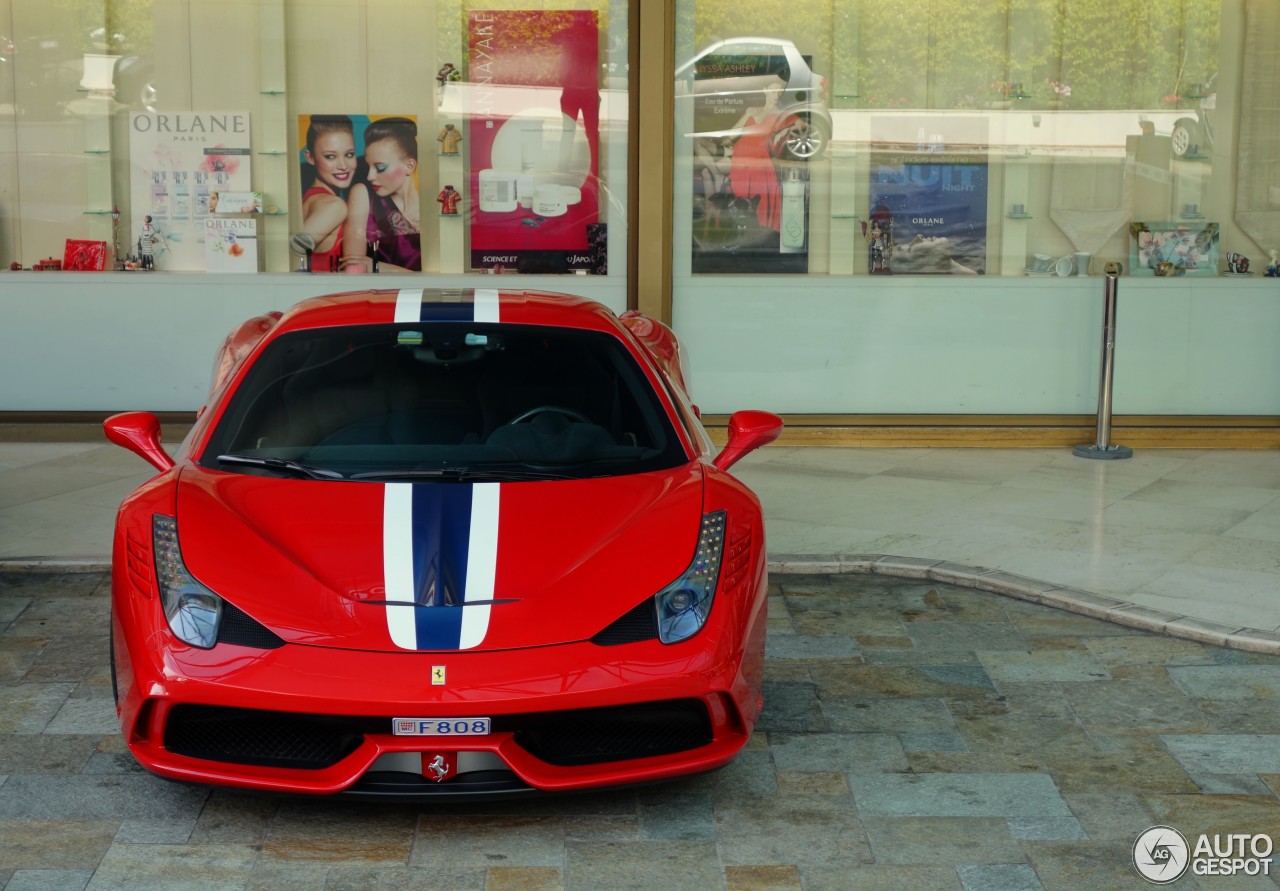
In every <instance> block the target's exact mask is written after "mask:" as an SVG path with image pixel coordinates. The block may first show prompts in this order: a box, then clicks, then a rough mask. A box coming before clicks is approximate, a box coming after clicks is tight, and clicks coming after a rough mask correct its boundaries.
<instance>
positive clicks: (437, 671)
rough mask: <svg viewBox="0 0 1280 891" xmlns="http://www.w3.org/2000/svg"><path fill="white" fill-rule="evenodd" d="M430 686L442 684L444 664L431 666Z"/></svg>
mask: <svg viewBox="0 0 1280 891" xmlns="http://www.w3.org/2000/svg"><path fill="white" fill-rule="evenodd" d="M431 686H433V687H443V686H444V666H443V665H433V666H431Z"/></svg>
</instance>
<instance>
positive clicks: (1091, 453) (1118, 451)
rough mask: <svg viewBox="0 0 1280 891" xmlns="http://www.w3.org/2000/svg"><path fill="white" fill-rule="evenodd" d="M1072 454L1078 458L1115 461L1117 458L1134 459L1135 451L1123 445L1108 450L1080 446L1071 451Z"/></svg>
mask: <svg viewBox="0 0 1280 891" xmlns="http://www.w3.org/2000/svg"><path fill="white" fill-rule="evenodd" d="M1071 454H1073V455H1075V456H1076V457H1077V458H1101V459H1102V460H1105V461H1114V460H1116V459H1117V458H1132V457H1133V449H1131V448H1129V447H1128V446H1122V445H1109V446H1107V447H1106V448H1099V447H1098V446H1096V445H1078V446H1076V447H1075V448H1074V449H1072V450H1071Z"/></svg>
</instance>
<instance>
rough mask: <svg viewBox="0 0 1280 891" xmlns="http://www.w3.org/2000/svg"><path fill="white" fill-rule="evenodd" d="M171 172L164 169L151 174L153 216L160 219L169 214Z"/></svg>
mask: <svg viewBox="0 0 1280 891" xmlns="http://www.w3.org/2000/svg"><path fill="white" fill-rule="evenodd" d="M168 179H169V174H168V173H166V172H165V171H163V170H156V171H153V172H152V174H151V216H152V218H153V219H157V220H158V219H160V218H162V217H167V216H169V186H168Z"/></svg>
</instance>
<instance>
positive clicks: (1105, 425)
mask: <svg viewBox="0 0 1280 891" xmlns="http://www.w3.org/2000/svg"><path fill="white" fill-rule="evenodd" d="M1121 271H1122V267H1121V266H1120V264H1119V263H1116V262H1115V261H1112V262H1110V263H1108V264H1107V268H1106V272H1105V276H1104V278H1103V286H1102V287H1103V311H1102V372H1101V374H1100V375H1099V378H1100V379H1099V381H1098V435H1097V439H1096V441H1095V442H1094V443H1093V444H1092V445H1089V444H1081V445H1078V446H1076V447H1075V448H1074V449H1072V450H1071V453H1072V454H1073V455H1075V456H1076V457H1079V458H1104V459H1114V458H1132V457H1133V449H1131V448H1129V447H1128V446H1122V445H1111V384H1112V380H1113V378H1114V377H1115V371H1116V288H1117V284H1116V281H1117V279H1119V278H1120V273H1121Z"/></svg>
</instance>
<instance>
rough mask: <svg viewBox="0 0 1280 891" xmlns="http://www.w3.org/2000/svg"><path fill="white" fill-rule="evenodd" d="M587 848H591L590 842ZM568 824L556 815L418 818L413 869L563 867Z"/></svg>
mask: <svg viewBox="0 0 1280 891" xmlns="http://www.w3.org/2000/svg"><path fill="white" fill-rule="evenodd" d="M583 844H590V843H587V842H584V843H583ZM564 851H565V832H564V820H563V819H562V818H561V817H556V816H545V817H543V816H505V817H503V816H492V817H484V818H470V819H468V818H461V819H459V818H456V817H436V816H431V815H423V816H421V817H420V818H419V820H418V828H417V833H416V835H415V836H414V838H413V851H412V853H411V854H410V856H409V865H410V866H415V867H421V868H427V869H432V868H435V867H437V866H448V867H450V868H455V867H464V868H471V867H478V868H481V869H488V868H489V867H491V866H560V865H561V864H562V863H563V862H564Z"/></svg>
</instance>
